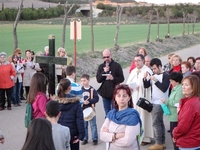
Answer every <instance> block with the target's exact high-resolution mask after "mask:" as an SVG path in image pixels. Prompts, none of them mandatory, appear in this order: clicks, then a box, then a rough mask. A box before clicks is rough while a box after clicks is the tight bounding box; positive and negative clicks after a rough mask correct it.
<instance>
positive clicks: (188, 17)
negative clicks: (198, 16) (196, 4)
mask: <svg viewBox="0 0 200 150" xmlns="http://www.w3.org/2000/svg"><path fill="white" fill-rule="evenodd" d="M187 19H188V35H189V34H190V14H188V15H187Z"/></svg>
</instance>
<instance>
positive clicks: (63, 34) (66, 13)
mask: <svg viewBox="0 0 200 150" xmlns="http://www.w3.org/2000/svg"><path fill="white" fill-rule="evenodd" d="M75 3H76V1H75V2H74V4H72V5H71V6H70V8H69V10H68V11H67V0H66V3H65V6H64V12H65V16H64V19H63V32H62V44H61V47H63V48H64V47H65V31H66V24H67V16H68V13H69V12H70V11H71V9H72V8H73V7H74V5H75Z"/></svg>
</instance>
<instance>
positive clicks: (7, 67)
mask: <svg viewBox="0 0 200 150" xmlns="http://www.w3.org/2000/svg"><path fill="white" fill-rule="evenodd" d="M0 70H1V75H0V111H1V110H4V109H5V93H6V96H7V109H8V110H11V99H12V87H13V86H14V81H13V80H14V77H15V74H16V73H15V70H14V67H13V66H12V64H11V63H9V62H8V61H6V53H5V52H1V53H0Z"/></svg>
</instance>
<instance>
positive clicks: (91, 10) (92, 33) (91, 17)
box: [90, 0, 94, 52]
mask: <svg viewBox="0 0 200 150" xmlns="http://www.w3.org/2000/svg"><path fill="white" fill-rule="evenodd" d="M90 31H91V51H92V52H94V32H93V9H92V0H90Z"/></svg>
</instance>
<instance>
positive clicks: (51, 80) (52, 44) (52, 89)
mask: <svg viewBox="0 0 200 150" xmlns="http://www.w3.org/2000/svg"><path fill="white" fill-rule="evenodd" d="M54 55H55V36H54V35H49V56H54ZM55 89H56V88H55V65H53V64H49V86H48V92H49V94H52V95H54V94H55Z"/></svg>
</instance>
